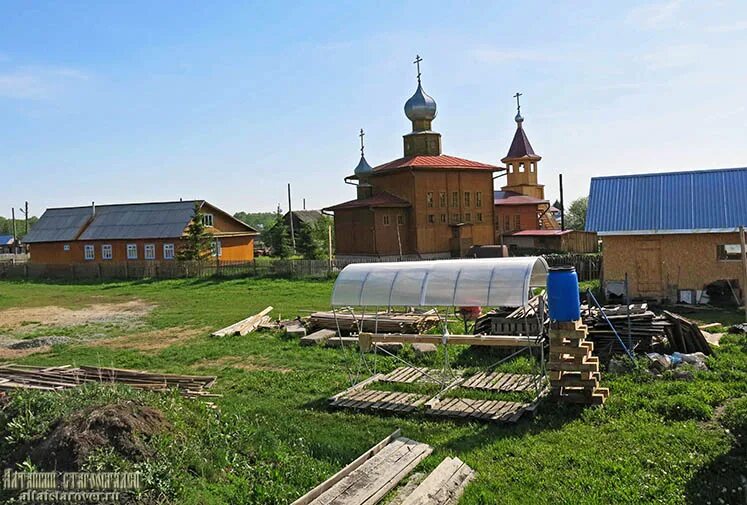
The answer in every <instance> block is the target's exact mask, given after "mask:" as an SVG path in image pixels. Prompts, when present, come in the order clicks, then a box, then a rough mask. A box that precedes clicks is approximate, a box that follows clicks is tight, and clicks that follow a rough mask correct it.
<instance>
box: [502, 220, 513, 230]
mask: <svg viewBox="0 0 747 505" xmlns="http://www.w3.org/2000/svg"><path fill="white" fill-rule="evenodd" d="M510 229H511V218H510V217H508V216H504V217H503V230H504V231H508V230H510Z"/></svg>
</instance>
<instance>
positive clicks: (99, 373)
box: [0, 363, 219, 398]
mask: <svg viewBox="0 0 747 505" xmlns="http://www.w3.org/2000/svg"><path fill="white" fill-rule="evenodd" d="M215 380H216V378H215V377H211V376H198V375H174V374H158V373H151V372H141V371H138V370H126V369H121V368H101V367H90V366H79V367H75V366H72V365H63V366H53V367H35V366H29V365H18V364H13V363H7V364H2V365H0V390H12V389H37V390H42V391H59V390H62V389H69V388H74V387H78V386H80V385H82V384H85V383H91V382H99V383H111V384H126V385H128V386H131V387H133V388H136V389H145V390H148V391H167V390H169V389H178V390H179V392H180V393H182V394H183V395H184V396H186V397H190V398H194V397H206V396H219V395H214V394H210V393H208V392H207V391H205V390H206V389H208V388H209V387H211V386H212V385H213V384H215Z"/></svg>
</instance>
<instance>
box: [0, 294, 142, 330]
mask: <svg viewBox="0 0 747 505" xmlns="http://www.w3.org/2000/svg"><path fill="white" fill-rule="evenodd" d="M154 308H155V305H153V304H151V303H147V302H145V301H143V300H132V301H129V302H122V303H97V304H94V305H89V306H88V307H84V308H82V309H66V308H64V307H57V306H55V305H48V306H46V307H24V308H13V309H5V310H0V328H3V329H5V330H6V331H7V330H10V331H12V330H18V329H23V331H33V330H35V329H37V328H39V327H40V326H79V325H83V324H90V323H106V324H115V325H124V324H128V323H132V322H133V321H136V320H138V319H142V318H143V317H145V316H147V315H148V314H149V313H150V312H151V311H152V310H153V309H154Z"/></svg>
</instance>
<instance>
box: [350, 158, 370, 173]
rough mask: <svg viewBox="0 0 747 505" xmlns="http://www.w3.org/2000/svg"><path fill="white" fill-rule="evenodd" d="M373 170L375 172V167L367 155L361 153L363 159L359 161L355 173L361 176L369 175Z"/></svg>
mask: <svg viewBox="0 0 747 505" xmlns="http://www.w3.org/2000/svg"><path fill="white" fill-rule="evenodd" d="M371 172H373V167H371V165H369V164H368V162H367V161H366V157H365V156H363V155H361V160H360V161H359V162H358V166H357V167H355V170H354V171H353V173H354V174H355V175H357V176H359V177H360V176H361V175H363V176H365V175H369V174H371Z"/></svg>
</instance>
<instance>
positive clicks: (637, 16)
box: [628, 0, 682, 29]
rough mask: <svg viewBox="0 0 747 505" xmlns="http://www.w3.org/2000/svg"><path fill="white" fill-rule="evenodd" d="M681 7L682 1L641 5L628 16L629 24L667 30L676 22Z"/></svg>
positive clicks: (675, 0) (671, 0)
mask: <svg viewBox="0 0 747 505" xmlns="http://www.w3.org/2000/svg"><path fill="white" fill-rule="evenodd" d="M680 7H682V1H681V0H667V1H665V2H657V3H648V4H644V5H639V6H638V7H634V8H633V9H632V10H631V11H630V13H629V14H628V22H630V23H632V24H634V25H637V26H640V27H643V28H647V29H658V28H665V27H667V26H670V25H672V24H674V23H675V22H676V20H677V14H678V13H679V12H680Z"/></svg>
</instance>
